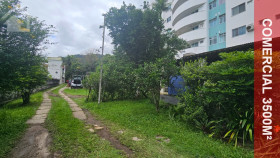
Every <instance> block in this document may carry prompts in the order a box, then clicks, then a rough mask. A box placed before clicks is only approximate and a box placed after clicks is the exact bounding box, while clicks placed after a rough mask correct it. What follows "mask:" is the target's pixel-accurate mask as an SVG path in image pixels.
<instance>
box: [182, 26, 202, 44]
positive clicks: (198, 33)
mask: <svg viewBox="0 0 280 158" xmlns="http://www.w3.org/2000/svg"><path fill="white" fill-rule="evenodd" d="M179 37H180V38H183V39H184V40H186V41H187V42H188V41H193V40H196V39H203V38H206V37H207V29H205V28H200V29H197V30H194V31H190V32H186V33H184V34H182V35H180V36H179Z"/></svg>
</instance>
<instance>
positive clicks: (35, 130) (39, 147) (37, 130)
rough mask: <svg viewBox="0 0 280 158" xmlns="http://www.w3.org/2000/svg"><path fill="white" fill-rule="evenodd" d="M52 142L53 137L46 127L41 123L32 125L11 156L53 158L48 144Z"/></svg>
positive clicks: (11, 157) (12, 157)
mask: <svg viewBox="0 0 280 158" xmlns="http://www.w3.org/2000/svg"><path fill="white" fill-rule="evenodd" d="M50 144H51V137H50V135H49V132H48V130H47V129H46V128H44V127H43V126H42V125H41V124H38V125H32V126H31V127H30V128H28V129H27V131H26V132H25V135H24V136H23V138H22V139H21V140H20V141H19V143H18V144H17V145H16V147H14V148H13V150H12V151H11V153H10V155H9V156H8V157H10V158H38V157H40V158H41V157H42V158H52V157H53V155H52V154H51V153H50V152H49V150H48V146H49V145H50Z"/></svg>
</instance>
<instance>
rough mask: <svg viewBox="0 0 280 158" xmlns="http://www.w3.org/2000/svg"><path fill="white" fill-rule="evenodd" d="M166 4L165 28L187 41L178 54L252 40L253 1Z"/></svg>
mask: <svg viewBox="0 0 280 158" xmlns="http://www.w3.org/2000/svg"><path fill="white" fill-rule="evenodd" d="M168 6H169V9H168V10H167V11H164V12H163V13H162V18H163V19H164V20H165V24H164V25H165V28H166V29H168V28H171V29H172V30H174V31H175V33H176V34H177V35H178V36H179V37H180V38H182V39H184V40H186V41H187V43H188V44H189V48H187V49H185V50H183V51H181V52H180V53H178V57H182V56H188V55H193V54H199V53H203V52H208V51H213V50H218V49H222V48H227V47H232V46H236V45H240V44H245V43H250V42H253V41H254V29H253V28H254V25H253V23H254V2H253V0H169V1H168Z"/></svg>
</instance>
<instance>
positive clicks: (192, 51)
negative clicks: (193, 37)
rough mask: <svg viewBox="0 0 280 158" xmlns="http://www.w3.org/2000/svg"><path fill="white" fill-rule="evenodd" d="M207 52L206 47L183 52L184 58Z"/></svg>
mask: <svg viewBox="0 0 280 158" xmlns="http://www.w3.org/2000/svg"><path fill="white" fill-rule="evenodd" d="M203 52H207V47H206V46H199V47H192V48H188V49H185V50H183V51H182V54H183V56H188V55H192V54H199V53H203Z"/></svg>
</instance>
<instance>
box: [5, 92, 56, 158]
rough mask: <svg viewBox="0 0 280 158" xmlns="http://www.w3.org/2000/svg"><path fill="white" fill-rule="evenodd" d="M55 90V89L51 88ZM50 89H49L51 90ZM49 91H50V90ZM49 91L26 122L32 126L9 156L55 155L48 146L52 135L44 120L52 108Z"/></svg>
mask: <svg viewBox="0 0 280 158" xmlns="http://www.w3.org/2000/svg"><path fill="white" fill-rule="evenodd" d="M51 90H53V89H51ZM51 90H49V91H51ZM49 91H48V92H49ZM48 92H45V93H44V94H43V102H42V103H41V105H40V107H39V109H38V110H37V111H36V115H34V116H33V117H32V118H31V119H30V120H28V121H27V122H26V123H27V124H29V125H30V127H29V128H28V129H27V131H26V132H25V134H24V136H23V137H22V139H21V140H20V141H19V143H18V144H17V145H16V147H15V148H14V149H13V150H12V151H11V153H10V154H9V156H8V157H11V158H49V157H53V156H52V155H51V153H50V152H49V149H48V147H49V146H50V143H51V137H50V135H49V132H48V130H47V129H46V128H45V127H44V122H45V120H46V118H47V115H48V112H49V111H50V109H51V100H50V99H49V95H48Z"/></svg>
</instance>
